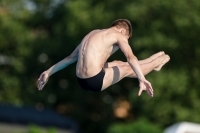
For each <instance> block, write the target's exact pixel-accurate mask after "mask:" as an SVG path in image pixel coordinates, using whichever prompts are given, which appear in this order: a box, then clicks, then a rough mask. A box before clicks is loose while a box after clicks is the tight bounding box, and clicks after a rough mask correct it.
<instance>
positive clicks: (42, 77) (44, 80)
mask: <svg viewBox="0 0 200 133" xmlns="http://www.w3.org/2000/svg"><path fill="white" fill-rule="evenodd" d="M48 78H49V75H48V73H47V72H46V71H44V72H43V73H42V74H41V75H40V77H39V79H38V81H37V86H38V90H39V91H40V90H42V88H43V87H44V85H45V84H46V83H47V81H48Z"/></svg>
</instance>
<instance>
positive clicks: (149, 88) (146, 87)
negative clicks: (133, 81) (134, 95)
mask: <svg viewBox="0 0 200 133" xmlns="http://www.w3.org/2000/svg"><path fill="white" fill-rule="evenodd" d="M143 90H145V91H147V93H148V94H149V96H150V97H153V88H152V86H151V83H150V82H149V81H147V80H146V79H143V80H140V90H139V92H138V96H140V95H141V94H142V91H143Z"/></svg>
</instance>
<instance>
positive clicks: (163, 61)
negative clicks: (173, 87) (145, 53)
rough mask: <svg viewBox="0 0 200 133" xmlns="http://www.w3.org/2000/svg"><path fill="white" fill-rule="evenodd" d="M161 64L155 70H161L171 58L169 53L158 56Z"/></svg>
mask: <svg viewBox="0 0 200 133" xmlns="http://www.w3.org/2000/svg"><path fill="white" fill-rule="evenodd" d="M157 59H158V62H159V65H158V66H157V67H155V68H154V70H155V71H160V69H161V68H162V67H163V66H164V65H165V64H166V63H167V62H168V61H169V60H170V57H169V55H162V56H160V57H158V58H157Z"/></svg>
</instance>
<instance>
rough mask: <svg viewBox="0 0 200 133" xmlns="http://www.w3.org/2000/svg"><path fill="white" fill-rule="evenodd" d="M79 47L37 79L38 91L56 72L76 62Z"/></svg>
mask: <svg viewBox="0 0 200 133" xmlns="http://www.w3.org/2000/svg"><path fill="white" fill-rule="evenodd" d="M79 46H80V45H78V46H77V47H76V49H75V50H74V51H73V52H72V53H71V55H69V56H68V57H66V58H64V59H63V60H61V61H60V62H58V63H56V64H55V65H53V66H52V67H50V68H49V69H48V70H46V71H44V72H43V73H42V74H41V75H40V77H39V79H38V90H42V88H43V87H44V85H45V84H46V83H47V81H48V78H49V77H50V76H51V75H52V74H54V73H56V72H57V71H59V70H61V69H63V68H65V67H67V66H68V65H70V64H72V63H74V62H76V61H77V60H78V53H79Z"/></svg>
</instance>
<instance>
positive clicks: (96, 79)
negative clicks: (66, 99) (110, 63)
mask: <svg viewBox="0 0 200 133" xmlns="http://www.w3.org/2000/svg"><path fill="white" fill-rule="evenodd" d="M104 76H105V72H104V69H103V68H102V70H101V71H100V72H99V73H98V74H97V75H95V76H93V77H90V78H85V79H82V78H79V77H77V80H78V83H79V85H80V86H81V88H83V89H84V90H90V91H95V92H98V91H101V88H102V85H103V79H104Z"/></svg>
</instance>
